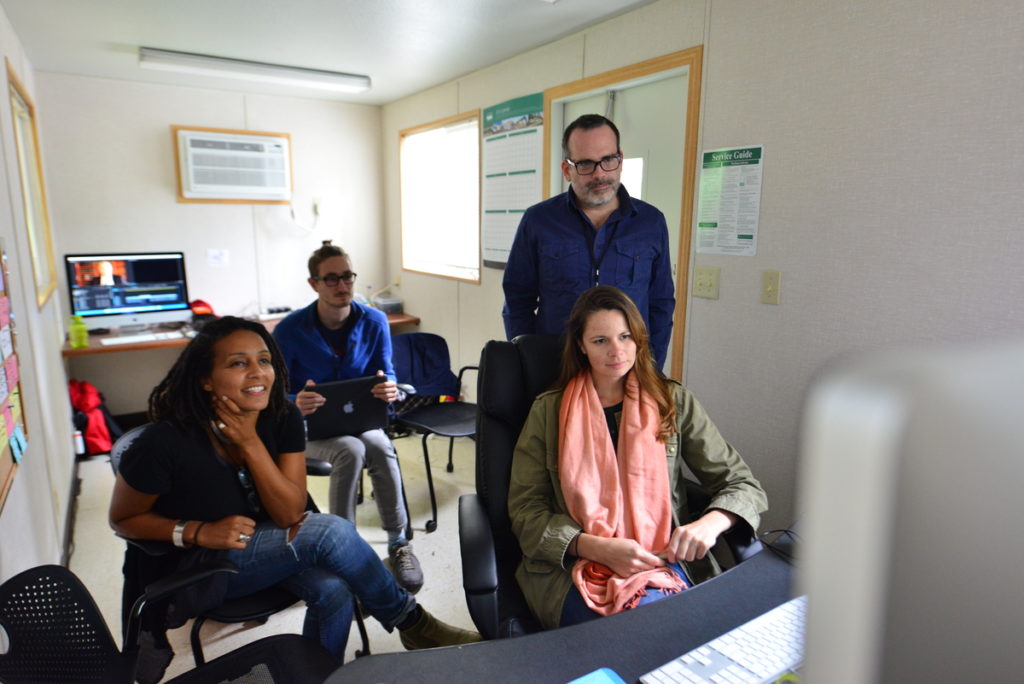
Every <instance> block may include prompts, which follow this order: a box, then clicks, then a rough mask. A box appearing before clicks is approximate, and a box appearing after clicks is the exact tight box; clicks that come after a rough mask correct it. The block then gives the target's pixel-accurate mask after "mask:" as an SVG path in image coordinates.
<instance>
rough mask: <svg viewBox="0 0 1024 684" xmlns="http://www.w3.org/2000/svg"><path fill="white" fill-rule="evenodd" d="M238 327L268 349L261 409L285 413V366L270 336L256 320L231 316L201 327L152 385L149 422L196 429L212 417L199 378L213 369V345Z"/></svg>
mask: <svg viewBox="0 0 1024 684" xmlns="http://www.w3.org/2000/svg"><path fill="white" fill-rule="evenodd" d="M239 330H247V331H249V332H252V333H256V334H257V335H259V336H260V338H261V339H262V340H263V342H264V343H265V344H266V345H267V349H268V350H270V360H271V365H272V366H273V368H274V385H273V386H272V387H271V388H270V402H269V403H268V404H267V408H266V409H264V411H266V412H267V413H269V414H270V415H273V416H279V415H281V414H283V413H284V412H285V410H286V408H287V405H288V398H287V396H285V389H284V388H285V387H287V386H288V369H287V368H286V367H285V364H284V359H283V358H282V357H281V351H280V350H279V349H278V348H277V344H275V343H274V338H273V337H271V336H270V333H269V332H267V329H266V328H265V327H263V326H262V325H261V324H259V323H255V322H253V321H247V320H245V319H244V318H236V317H235V316H224V317H223V318H218V319H216V320H212V321H210V322H209V323H207V324H206V325H204V326H203V328H202V330H200V331H199V333H198V334H197V335H196V336H195V337H193V338H192V341H191V342H189V343H188V346H186V347H185V350H184V351H182V352H181V355H180V356H179V357H178V360H177V361H175V362H174V365H173V366H172V367H171V370H170V371H168V373H167V375H166V376H165V377H164V379H163V380H161V381H160V384H159V385H157V386H156V387H154V388H153V391H152V393H150V395H149V419H150V420H151V421H153V422H156V421H160V420H170V421H173V422H174V423H176V424H177V425H178V426H179V427H180V428H182V429H186V430H191V431H196V430H202V428H203V427H204V426H205V425H206V424H207V423H208V422H209V421H211V420H213V419H214V417H215V415H214V412H213V407H212V406H211V404H210V396H209V393H208V392H206V391H205V390H204V389H203V388H202V384H203V382H202V381H203V378H207V377H209V376H210V373H211V372H212V370H213V347H214V345H216V344H217V342H218V341H219V340H222V339H224V338H225V337H227V336H228V335H230V334H232V333H235V332H238V331H239Z"/></svg>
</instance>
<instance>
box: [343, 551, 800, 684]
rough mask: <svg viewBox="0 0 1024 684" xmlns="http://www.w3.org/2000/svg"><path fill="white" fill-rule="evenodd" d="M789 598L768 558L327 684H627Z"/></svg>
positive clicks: (356, 666) (370, 664)
mask: <svg viewBox="0 0 1024 684" xmlns="http://www.w3.org/2000/svg"><path fill="white" fill-rule="evenodd" d="M789 598H791V596H790V566H789V564H788V563H787V562H786V561H784V560H782V559H781V558H779V557H778V556H776V555H775V554H774V553H772V552H771V551H770V550H765V551H762V552H761V553H759V554H758V555H756V556H754V557H753V558H751V559H750V560H748V561H746V562H745V563H742V564H740V565H738V566H737V567H735V568H733V569H732V570H729V571H728V572H726V573H723V574H722V575H720V576H718V577H716V578H714V579H712V580H709V581H708V582H705V583H703V584H700V585H698V586H696V587H694V588H693V589H689V590H687V591H684V592H682V593H681V594H679V595H678V596H673V597H669V598H666V599H662V600H661V601H656V602H654V603H651V604H648V605H645V606H642V607H640V608H637V609H635V610H630V611H626V612H624V613H621V614H619V615H613V616H611V617H607V618H602V619H600V620H593V621H591V622H587V623H584V624H581V625H576V626H573V627H567V628H563V629H557V630H553V631H549V632H542V633H539V634H530V635H528V636H523V637H518V638H516V639H499V640H495V641H487V642H483V643H480V644H473V645H470V646H457V647H449V648H435V649H430V650H425V651H415V652H409V653H384V654H381V655H370V656H366V657H363V658H359V659H357V660H354V661H352V662H350V663H346V664H345V665H343V666H342V667H340V668H338V670H336V671H335V672H334V674H332V675H331V676H330V677H329V678H328V679H327V684H342V683H344V682H381V683H383V682H439V681H443V682H445V683H446V684H454V683H455V682H477V683H479V682H502V681H511V680H512V679H514V680H515V681H522V682H537V683H538V684H540V683H545V682H568V681H571V680H573V679H575V678H577V677H580V676H582V675H584V674H587V673H588V672H592V671H594V670H596V669H598V668H600V667H610V668H611V669H613V670H615V672H617V673H618V674H619V676H620V677H622V678H623V679H624V680H625V681H626V682H630V683H632V682H636V681H637V680H638V679H639V678H640V675H642V674H645V673H646V672H650V671H651V670H653V669H654V668H656V667H659V666H660V665H662V664H664V663H666V662H668V661H669V660H671V659H672V658H675V657H678V656H680V655H682V654H683V653H685V652H686V651H689V650H691V649H693V648H696V647H697V646H700V645H701V644H704V643H706V642H708V641H710V640H711V639H714V638H715V637H717V636H719V635H721V634H723V633H724V632H727V631H728V630H730V629H732V628H733V627H736V626H738V625H741V624H743V623H744V622H746V621H748V620H750V619H752V618H754V617H756V616H758V615H760V614H761V613H763V612H765V611H767V610H768V609H770V608H773V607H775V606H777V605H779V604H780V603H782V602H784V601H786V600H787V599H789ZM427 608H428V609H429V606H427ZM371 646H372V644H371ZM502 673H505V674H502ZM506 675H507V676H506Z"/></svg>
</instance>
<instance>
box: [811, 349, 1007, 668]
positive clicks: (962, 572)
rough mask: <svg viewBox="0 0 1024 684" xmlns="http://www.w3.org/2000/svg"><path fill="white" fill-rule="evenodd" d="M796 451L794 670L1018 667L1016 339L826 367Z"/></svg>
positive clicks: (812, 394) (904, 353) (812, 395)
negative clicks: (800, 622)
mask: <svg viewBox="0 0 1024 684" xmlns="http://www.w3.org/2000/svg"><path fill="white" fill-rule="evenodd" d="M800 464H801V465H800V483H799V487H798V491H799V501H798V508H799V511H800V514H799V515H800V526H801V536H802V537H803V545H802V548H801V553H800V558H799V561H798V570H797V583H798V587H797V590H798V591H799V592H800V593H807V594H809V614H808V625H807V635H808V636H807V653H806V666H805V669H804V674H805V681H808V682H812V683H813V682H828V683H829V684H845V683H858V684H861V683H866V682H900V683H905V682H954V681H978V682H981V681H992V682H995V681H1022V680H1024V572H1022V570H1021V568H1022V567H1024V516H1022V515H1021V511H1022V509H1024V506H1022V502H1024V341H1016V342H1006V343H1000V344H993V345H990V346H986V347H976V348H957V349H943V350H924V351H901V352H893V353H881V354H876V355H872V356H868V357H864V358H861V359H859V360H856V361H852V362H847V363H844V364H842V366H841V367H835V368H833V369H831V371H830V372H829V373H827V374H825V375H824V376H823V377H822V378H821V379H820V380H819V381H818V382H817V383H816V384H815V386H814V388H813V389H812V390H811V392H810V393H809V395H808V400H807V405H806V407H805V413H804V424H803V434H802V437H801V461H800Z"/></svg>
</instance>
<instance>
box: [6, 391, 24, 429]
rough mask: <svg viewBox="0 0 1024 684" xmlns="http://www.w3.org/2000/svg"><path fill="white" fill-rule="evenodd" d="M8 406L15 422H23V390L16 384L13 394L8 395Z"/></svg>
mask: <svg viewBox="0 0 1024 684" xmlns="http://www.w3.org/2000/svg"><path fill="white" fill-rule="evenodd" d="M7 408H8V409H10V411H11V417H12V418H14V422H15V423H20V422H21V390H20V389H18V386H17V385H15V386H14V388H13V389H12V390H11V395H10V396H9V397H7Z"/></svg>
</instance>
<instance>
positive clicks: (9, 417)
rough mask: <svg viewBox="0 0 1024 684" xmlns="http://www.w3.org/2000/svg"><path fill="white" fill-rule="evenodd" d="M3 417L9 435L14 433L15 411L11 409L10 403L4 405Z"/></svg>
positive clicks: (5, 429)
mask: <svg viewBox="0 0 1024 684" xmlns="http://www.w3.org/2000/svg"><path fill="white" fill-rule="evenodd" d="M3 417H4V431H5V432H6V433H7V435H8V436H11V435H13V434H14V425H15V421H14V413H13V412H12V411H11V407H10V405H8V406H4V410H3Z"/></svg>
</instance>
